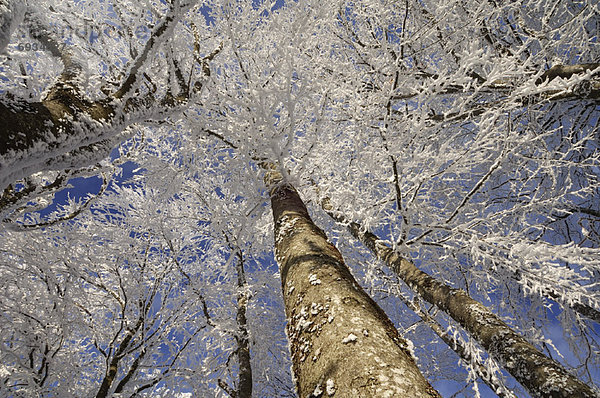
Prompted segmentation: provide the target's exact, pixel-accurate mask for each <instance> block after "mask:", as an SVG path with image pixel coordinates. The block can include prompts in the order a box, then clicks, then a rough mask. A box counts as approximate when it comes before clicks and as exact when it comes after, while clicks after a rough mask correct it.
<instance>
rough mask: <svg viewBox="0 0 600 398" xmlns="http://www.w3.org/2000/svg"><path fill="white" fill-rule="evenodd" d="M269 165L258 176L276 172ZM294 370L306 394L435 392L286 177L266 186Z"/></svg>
mask: <svg viewBox="0 0 600 398" xmlns="http://www.w3.org/2000/svg"><path fill="white" fill-rule="evenodd" d="M273 174H278V173H276V172H273V171H271V172H268V173H267V177H265V180H266V181H267V183H268V185H269V182H271V183H272V182H274V181H276V180H277V178H276V177H273ZM270 193H271V205H272V210H273V219H274V221H275V253H276V259H277V262H278V264H279V266H280V271H281V281H282V288H283V296H284V304H285V310H286V315H287V318H288V326H287V331H288V338H289V341H290V349H291V356H292V363H293V373H294V376H295V378H296V385H297V389H298V393H299V396H300V397H302V398H305V397H331V396H334V395H335V396H338V397H410V396H413V397H439V394H438V393H437V392H436V391H435V390H434V389H433V388H432V387H431V386H430V385H429V383H428V382H427V381H426V380H425V378H424V377H423V376H422V375H421V373H420V372H419V370H418V368H417V367H416V365H415V362H414V360H413V358H412V356H411V354H410V352H408V350H407V349H406V343H405V341H404V340H403V339H402V338H401V337H400V335H399V334H398V331H397V330H396V328H395V327H394V325H393V324H392V322H391V321H390V320H389V319H388V318H387V316H386V315H385V313H384V312H383V311H382V310H381V308H379V306H378V305H377V304H376V303H375V302H374V301H373V300H372V299H371V298H370V297H369V296H368V295H367V294H366V293H365V292H364V290H363V289H362V288H361V287H360V286H359V285H358V283H357V282H356V281H355V279H354V277H353V276H352V274H351V273H350V271H349V270H348V268H347V267H346V265H345V263H344V260H343V258H342V256H341V254H340V252H339V251H338V250H337V249H336V248H335V247H334V246H333V245H332V244H331V243H330V242H329V241H328V240H327V237H326V236H325V234H324V233H323V231H322V230H320V229H319V228H318V227H317V226H316V225H315V224H314V223H313V222H312V220H311V219H310V216H309V214H308V211H307V209H306V207H305V206H304V203H303V202H302V200H301V199H300V196H299V195H298V193H297V192H296V190H295V189H294V188H293V187H292V186H291V185H290V184H288V183H285V182H279V183H275V184H274V185H272V186H271V190H270Z"/></svg>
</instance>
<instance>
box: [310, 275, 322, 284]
mask: <svg viewBox="0 0 600 398" xmlns="http://www.w3.org/2000/svg"><path fill="white" fill-rule="evenodd" d="M308 281H309V282H310V284H311V285H320V284H321V280H320V279H319V278H317V274H310V275H309V276H308Z"/></svg>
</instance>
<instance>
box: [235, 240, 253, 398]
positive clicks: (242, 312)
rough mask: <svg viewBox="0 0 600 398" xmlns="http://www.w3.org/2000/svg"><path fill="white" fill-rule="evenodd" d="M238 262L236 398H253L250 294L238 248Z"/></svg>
mask: <svg viewBox="0 0 600 398" xmlns="http://www.w3.org/2000/svg"><path fill="white" fill-rule="evenodd" d="M236 254H237V257H238V262H237V265H236V269H237V285H238V293H237V314H236V322H237V327H238V334H237V335H236V341H237V345H238V348H237V357H238V362H239V367H240V369H239V372H240V374H239V381H238V387H237V394H236V398H251V397H252V366H251V363H250V341H249V336H248V322H247V320H246V308H247V307H248V293H247V292H246V287H247V284H246V274H245V271H244V261H243V257H242V252H241V250H240V249H239V248H238V249H237V251H236Z"/></svg>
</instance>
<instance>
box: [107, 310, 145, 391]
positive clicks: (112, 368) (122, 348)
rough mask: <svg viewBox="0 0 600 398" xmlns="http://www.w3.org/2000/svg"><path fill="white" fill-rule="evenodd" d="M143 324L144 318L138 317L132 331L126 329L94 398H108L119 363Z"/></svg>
mask: <svg viewBox="0 0 600 398" xmlns="http://www.w3.org/2000/svg"><path fill="white" fill-rule="evenodd" d="M143 323H144V318H143V316H142V315H140V317H139V318H138V321H137V322H136V324H135V326H134V327H133V329H128V330H127V332H126V333H125V337H124V338H123V340H122V341H121V344H119V348H118V349H117V350H116V351H115V353H114V354H113V357H112V359H111V360H110V363H109V364H108V368H107V369H106V374H105V375H104V378H103V379H102V383H101V384H100V388H99V389H98V393H97V394H96V398H105V397H108V393H109V391H110V387H111V386H112V384H113V382H114V381H115V377H116V376H117V372H118V370H119V361H120V360H121V359H122V358H123V357H124V356H125V352H126V351H127V348H129V344H130V343H131V340H132V339H133V337H134V336H135V334H136V333H137V331H138V330H139V329H140V327H142V325H143Z"/></svg>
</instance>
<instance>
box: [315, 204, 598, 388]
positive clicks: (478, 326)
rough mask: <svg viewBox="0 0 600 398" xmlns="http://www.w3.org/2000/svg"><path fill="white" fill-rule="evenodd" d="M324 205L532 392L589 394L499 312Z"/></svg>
mask: <svg viewBox="0 0 600 398" xmlns="http://www.w3.org/2000/svg"><path fill="white" fill-rule="evenodd" d="M322 206H323V209H324V210H325V211H327V213H328V214H329V215H330V216H331V217H332V218H333V219H335V220H336V221H339V222H342V223H344V224H347V225H348V228H349V229H350V232H351V233H352V235H353V236H354V237H356V238H357V239H359V240H360V241H361V242H363V243H364V244H365V246H367V247H368V248H369V249H370V250H371V251H372V252H373V253H374V254H375V255H376V256H377V258H379V259H380V260H382V261H383V262H385V263H386V264H387V265H388V266H389V267H390V268H391V269H392V270H393V271H394V272H395V273H396V274H397V275H398V276H399V277H400V279H402V280H403V281H404V282H405V283H406V284H407V285H408V286H409V287H410V288H411V289H413V290H414V291H415V292H417V293H418V294H419V295H420V296H421V297H423V299H425V300H427V301H428V302H429V303H431V304H434V305H436V306H437V307H438V308H440V309H441V310H443V311H445V312H446V313H447V314H448V315H450V316H451V317H452V318H453V319H454V320H455V321H457V322H458V323H459V324H460V325H461V326H462V327H463V328H464V329H465V330H466V331H467V332H469V334H470V335H471V336H472V337H473V338H475V340H477V341H478V342H479V344H481V345H482V346H483V347H484V348H485V349H486V350H487V351H488V353H489V354H490V355H492V356H493V357H494V358H496V359H497V360H499V361H500V362H501V363H502V364H503V367H504V368H505V369H506V370H507V371H508V372H509V373H510V374H511V375H512V376H513V377H514V378H515V379H516V380H517V381H518V382H519V383H521V384H522V385H523V386H524V387H525V388H527V390H529V392H530V393H531V395H533V396H535V397H548V398H550V397H551V398H561V397H573V398H575V397H577V398H593V397H597V395H596V394H595V393H594V392H593V391H592V389H591V387H589V386H587V385H585V384H584V383H583V382H581V381H580V380H578V379H577V378H575V377H574V376H573V375H571V374H570V373H569V372H567V370H566V369H564V368H563V367H562V366H561V365H560V364H559V363H557V362H556V361H553V360H552V359H550V358H548V357H546V356H545V355H544V354H542V353H541V352H540V351H538V350H537V349H536V348H535V347H534V346H533V345H532V344H531V343H529V342H528V341H527V340H525V339H524V338H523V337H522V336H521V335H519V334H518V333H516V332H515V331H514V330H512V329H511V328H510V327H509V326H508V325H507V324H506V323H504V322H503V321H502V320H501V319H500V318H499V317H498V316H496V315H495V314H494V313H493V312H491V311H490V310H489V309H488V308H487V307H485V306H484V305H482V304H481V303H479V302H477V301H475V300H473V299H472V298H471V297H470V296H469V295H468V294H467V293H466V292H465V291H464V290H461V289H455V288H452V287H450V286H447V285H446V284H444V283H442V282H440V281H438V280H437V279H435V278H433V277H431V276H430V275H428V274H426V273H425V272H423V271H421V270H420V269H418V268H417V267H416V266H415V265H414V264H413V263H412V262H410V261H408V260H406V259H404V258H402V257H401V256H399V255H398V254H397V253H396V252H394V251H393V250H392V249H391V248H390V247H388V246H387V245H385V244H384V243H382V241H381V240H380V239H378V238H377V236H375V235H374V234H372V233H371V232H369V231H364V230H363V229H362V228H361V226H360V225H359V224H357V223H355V222H348V220H346V219H345V218H344V217H343V216H340V215H338V214H335V213H334V212H333V207H332V206H331V204H330V202H329V200H327V199H325V200H323V202H322Z"/></svg>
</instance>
